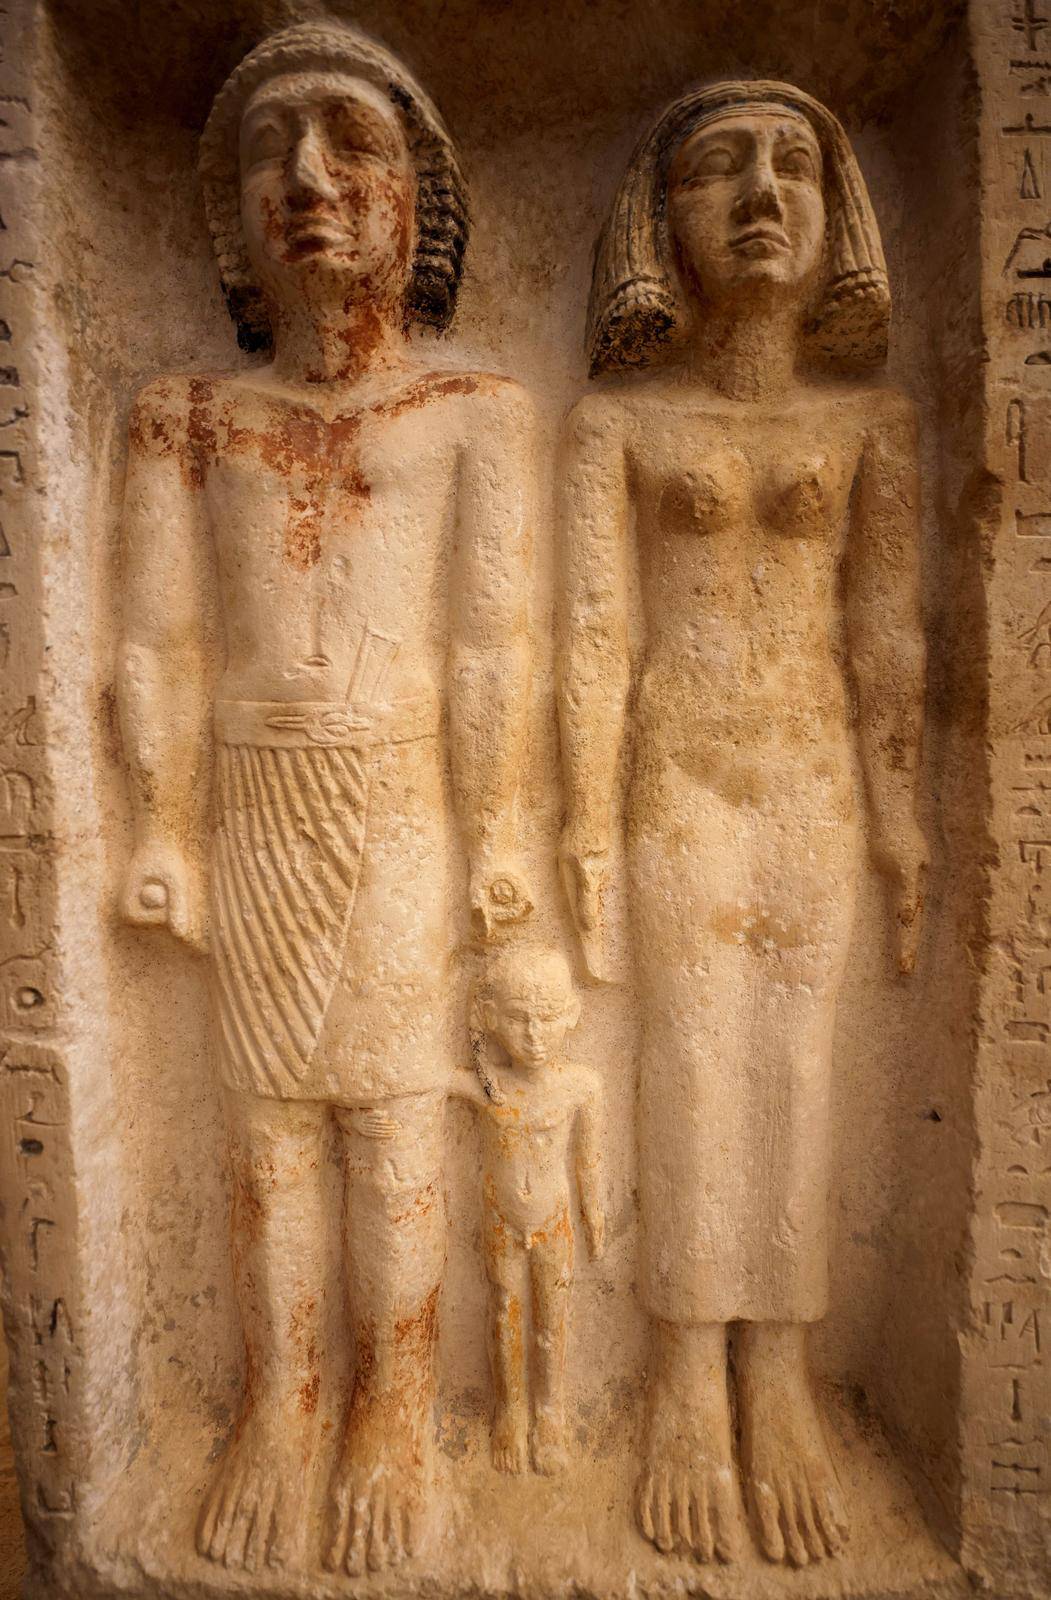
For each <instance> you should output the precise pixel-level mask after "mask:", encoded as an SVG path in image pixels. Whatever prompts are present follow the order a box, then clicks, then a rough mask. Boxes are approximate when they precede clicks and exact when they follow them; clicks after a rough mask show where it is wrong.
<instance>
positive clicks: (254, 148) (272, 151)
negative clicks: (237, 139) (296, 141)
mask: <svg viewBox="0 0 1051 1600" xmlns="http://www.w3.org/2000/svg"><path fill="white" fill-rule="evenodd" d="M287 151H288V140H287V139H286V138H285V135H284V134H283V133H282V131H281V129H280V128H275V127H274V126H273V125H267V126H265V127H262V128H257V129H256V131H255V132H254V133H253V134H252V137H251V139H250V141H249V144H248V160H249V162H250V163H254V162H256V161H278V160H280V159H281V157H282V156H284V155H285V154H287Z"/></svg>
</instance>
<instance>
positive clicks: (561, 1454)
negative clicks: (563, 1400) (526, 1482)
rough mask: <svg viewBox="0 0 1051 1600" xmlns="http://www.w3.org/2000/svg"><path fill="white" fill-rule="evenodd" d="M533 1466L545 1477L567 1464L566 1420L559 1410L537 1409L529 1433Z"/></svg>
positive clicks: (551, 1475)
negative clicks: (530, 1432) (530, 1433)
mask: <svg viewBox="0 0 1051 1600" xmlns="http://www.w3.org/2000/svg"><path fill="white" fill-rule="evenodd" d="M531 1443H532V1450H533V1466H534V1467H535V1468H536V1470H537V1472H542V1473H543V1474H544V1476H545V1477H551V1478H553V1477H554V1476H555V1475H556V1474H557V1473H559V1472H564V1471H565V1470H566V1467H567V1466H568V1465H569V1456H568V1455H567V1453H566V1421H565V1418H564V1416H563V1415H562V1412H561V1411H549V1410H540V1409H539V1408H538V1409H537V1413H536V1415H535V1417H534V1418H533V1430H532V1435H531Z"/></svg>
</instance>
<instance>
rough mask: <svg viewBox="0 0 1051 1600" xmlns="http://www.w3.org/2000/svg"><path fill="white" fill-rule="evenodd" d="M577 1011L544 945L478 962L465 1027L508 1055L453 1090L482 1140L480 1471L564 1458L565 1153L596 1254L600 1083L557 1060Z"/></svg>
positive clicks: (568, 1246)
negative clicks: (485, 1291) (484, 1431)
mask: <svg viewBox="0 0 1051 1600" xmlns="http://www.w3.org/2000/svg"><path fill="white" fill-rule="evenodd" d="M579 1017H580V1001H579V999H578V998H577V995H576V993H575V991H574V988H573V981H572V978H571V977H570V972H569V964H568V962H567V961H566V959H565V957H564V956H563V955H561V954H560V952H558V951H556V950H551V949H547V948H543V947H540V946H536V945H517V946H512V947H508V948H506V949H504V950H501V951H499V952H498V953H497V954H496V955H494V956H493V957H492V958H491V959H490V961H489V962H488V964H487V968H486V973H485V977H484V978H483V980H482V982H481V983H480V985H479V987H478V990H477V991H476V994H475V1000H474V1013H473V1020H474V1022H475V1024H476V1026H477V1027H478V1028H479V1029H481V1030H482V1031H483V1032H485V1033H486V1034H487V1035H489V1036H490V1037H491V1038H492V1039H495V1040H496V1042H497V1043H498V1044H499V1045H501V1046H502V1047H503V1049H504V1051H505V1052H506V1055H507V1057H508V1065H507V1067H506V1068H502V1069H498V1070H497V1071H495V1072H494V1073H493V1075H492V1079H491V1081H487V1082H486V1083H485V1084H484V1086H483V1084H482V1083H481V1082H480V1081H479V1077H478V1075H476V1074H475V1073H474V1072H469V1071H461V1072H459V1073H458V1074H457V1081H456V1084H455V1087H454V1093H456V1094H458V1095H460V1096H461V1097H462V1098H463V1099H465V1100H468V1101H469V1102H470V1103H471V1104H472V1105H473V1106H474V1107H475V1108H476V1110H477V1111H478V1113H479V1120H480V1122H481V1125H482V1132H483V1139H484V1160H485V1176H484V1220H483V1224H482V1226H483V1240H484V1251H485V1270H486V1276H487V1277H488V1279H489V1286H490V1302H489V1341H490V1346H489V1347H490V1358H491V1361H492V1369H493V1383H494V1388H495V1407H494V1413H493V1433H492V1453H493V1465H494V1466H495V1467H496V1468H497V1470H498V1471H500V1472H514V1473H518V1472H523V1471H525V1468H526V1463H527V1457H526V1435H527V1428H528V1423H529V1406H528V1396H527V1391H526V1383H527V1368H528V1369H531V1371H529V1375H531V1376H532V1380H533V1408H532V1427H531V1429H530V1430H529V1443H530V1445H531V1450H532V1459H533V1466H534V1468H535V1469H536V1471H537V1472H543V1473H555V1472H558V1471H560V1470H561V1469H562V1468H563V1467H564V1466H565V1464H566V1446H565V1397H564V1387H565V1366H566V1337H567V1326H568V1316H569V1293H570V1288H571V1285H572V1281H573V1223H572V1219H571V1215H570V1199H569V1174H568V1162H567V1156H568V1154H569V1146H570V1144H572V1146H573V1156H574V1165H575V1169H576V1181H577V1191H578V1194H579V1199H580V1209H581V1213H582V1215H583V1220H584V1230H585V1234H586V1237H587V1241H588V1248H589V1251H590V1254H591V1257H592V1259H593V1260H594V1259H595V1258H597V1257H598V1256H599V1255H601V1253H602V1248H603V1244H604V1238H605V1226H606V1223H605V1216H604V1213H603V1209H602V1199H601V1189H602V1181H601V1176H600V1156H599V1148H598V1129H599V1124H600V1116H601V1112H600V1102H601V1095H602V1083H601V1079H600V1078H599V1075H598V1074H597V1073H595V1072H592V1071H591V1070H590V1068H588V1067H583V1066H578V1065H576V1064H574V1063H572V1062H569V1061H566V1060H565V1059H564V1055H563V1050H564V1046H565V1039H566V1034H567V1033H568V1032H569V1030H570V1029H571V1028H573V1027H575V1026H576V1023H577V1021H578V1019H579ZM527 1274H528V1279H529V1288H530V1292H531V1301H532V1361H531V1362H529V1363H528V1364H527V1363H526V1360H525V1352H524V1338H523V1314H522V1313H523V1289H524V1280H525V1277H526V1275H527Z"/></svg>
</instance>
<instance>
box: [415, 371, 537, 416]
mask: <svg viewBox="0 0 1051 1600" xmlns="http://www.w3.org/2000/svg"><path fill="white" fill-rule="evenodd" d="M393 404H394V406H395V407H396V408H397V409H398V410H399V411H402V410H408V409H410V408H413V407H423V406H439V407H442V408H445V409H451V408H456V409H464V410H466V411H467V412H469V413H471V415H472V418H473V419H475V420H477V421H479V422H481V421H483V420H484V419H485V418H486V417H488V418H493V419H497V418H499V419H508V420H511V421H514V422H516V423H519V424H521V423H523V422H528V421H529V420H531V419H532V417H533V414H534V405H533V399H532V396H531V395H530V393H529V391H528V389H526V388H525V387H524V385H523V384H521V383H519V382H518V380H517V379H516V378H509V377H506V376H505V375H504V374H502V373H499V372H486V371H481V370H471V369H459V368H447V367H437V368H434V369H432V370H431V371H428V372H423V373H420V374H419V375H418V376H417V377H415V378H413V379H412V380H411V381H410V382H409V384H408V385H407V386H406V388H405V389H404V390H403V391H401V393H400V394H399V395H397V396H395V398H394V402H393Z"/></svg>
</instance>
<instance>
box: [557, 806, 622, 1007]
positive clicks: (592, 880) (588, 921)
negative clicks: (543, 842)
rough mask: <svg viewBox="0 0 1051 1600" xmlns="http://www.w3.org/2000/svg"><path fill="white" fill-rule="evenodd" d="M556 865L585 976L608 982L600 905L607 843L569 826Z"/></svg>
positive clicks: (606, 871)
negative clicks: (580, 953)
mask: <svg viewBox="0 0 1051 1600" xmlns="http://www.w3.org/2000/svg"><path fill="white" fill-rule="evenodd" d="M558 864H559V869H560V872H561V875H562V884H563V887H564V889H565V891H566V899H567V900H568V901H569V910H570V914H571V915H572V918H573V924H574V926H575V928H576V930H577V937H578V938H579V940H580V948H581V952H582V954H583V957H584V965H585V967H586V968H587V971H588V975H589V976H590V977H592V978H594V979H596V980H597V981H598V982H599V983H608V982H610V978H609V973H608V967H607V962H606V949H605V943H606V941H605V937H604V930H603V905H602V903H603V899H604V897H605V892H606V886H607V884H608V883H609V842H608V840H604V839H602V838H601V837H598V836H595V835H593V834H585V833H584V832H583V831H582V830H580V829H579V828H575V827H574V826H573V825H572V824H570V826H569V827H567V828H566V831H565V832H564V833H563V835H562V844H561V847H560V849H559V853H558Z"/></svg>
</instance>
